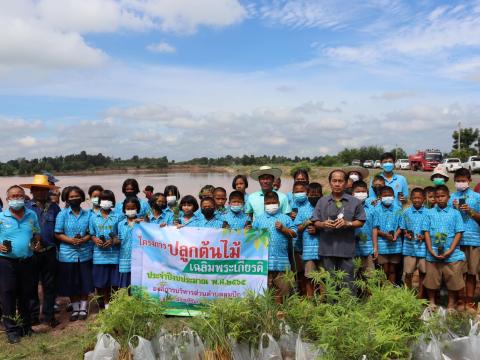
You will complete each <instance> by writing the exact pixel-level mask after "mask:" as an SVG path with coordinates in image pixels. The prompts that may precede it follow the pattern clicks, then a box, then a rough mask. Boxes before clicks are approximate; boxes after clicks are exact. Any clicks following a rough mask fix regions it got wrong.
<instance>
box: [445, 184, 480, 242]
mask: <svg viewBox="0 0 480 360" xmlns="http://www.w3.org/2000/svg"><path fill="white" fill-rule="evenodd" d="M460 199H465V204H467V205H468V206H469V207H470V209H472V210H473V211H475V212H476V213H479V212H480V194H478V193H476V192H475V191H473V190H472V189H467V190H465V191H456V192H454V193H453V194H452V195H451V196H450V201H449V205H452V204H453V200H460ZM460 215H461V216H462V221H463V226H464V228H465V232H464V233H463V236H462V240H461V241H460V245H461V246H480V225H479V224H478V223H477V222H476V221H475V220H474V219H473V218H472V217H471V216H470V215H469V214H468V213H467V212H465V211H460Z"/></svg>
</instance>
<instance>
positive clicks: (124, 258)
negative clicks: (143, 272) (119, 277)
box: [118, 220, 135, 273]
mask: <svg viewBox="0 0 480 360" xmlns="http://www.w3.org/2000/svg"><path fill="white" fill-rule="evenodd" d="M131 225H132V226H130V225H129V224H128V220H121V221H120V222H119V223H118V238H119V239H120V253H119V255H118V271H119V272H121V273H129V272H131V271H132V230H133V228H134V226H135V223H132V224H131Z"/></svg>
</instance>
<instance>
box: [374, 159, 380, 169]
mask: <svg viewBox="0 0 480 360" xmlns="http://www.w3.org/2000/svg"><path fill="white" fill-rule="evenodd" d="M373 167H374V168H375V169H380V168H381V167H382V162H381V161H380V160H375V164H373Z"/></svg>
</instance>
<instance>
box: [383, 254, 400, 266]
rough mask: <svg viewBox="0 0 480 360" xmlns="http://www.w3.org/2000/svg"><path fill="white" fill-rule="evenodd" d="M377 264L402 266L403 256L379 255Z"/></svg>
mask: <svg viewBox="0 0 480 360" xmlns="http://www.w3.org/2000/svg"><path fill="white" fill-rule="evenodd" d="M377 262H378V265H385V264H401V263H402V254H384V255H380V254H379V255H378V259H377Z"/></svg>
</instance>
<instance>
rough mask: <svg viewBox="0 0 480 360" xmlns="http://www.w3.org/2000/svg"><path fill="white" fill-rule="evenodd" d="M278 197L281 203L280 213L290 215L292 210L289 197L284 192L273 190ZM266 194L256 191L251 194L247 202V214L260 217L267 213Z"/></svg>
mask: <svg viewBox="0 0 480 360" xmlns="http://www.w3.org/2000/svg"><path fill="white" fill-rule="evenodd" d="M273 191H274V192H276V193H277V195H278V200H279V201H280V209H279V212H280V213H282V214H290V213H291V212H292V208H291V207H290V204H289V203H288V199H287V195H285V194H284V193H283V192H280V191H276V190H273ZM264 195H265V194H264V193H263V191H261V190H260V191H256V192H254V193H251V194H250V195H249V196H248V201H246V202H245V212H246V213H247V214H253V217H256V216H260V215H262V214H263V213H264V212H265V199H264V197H265V196H264Z"/></svg>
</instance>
